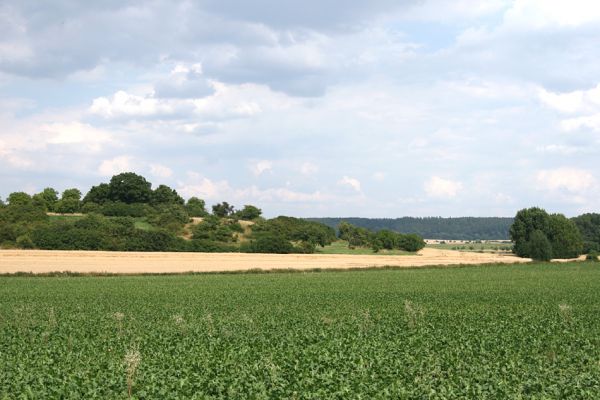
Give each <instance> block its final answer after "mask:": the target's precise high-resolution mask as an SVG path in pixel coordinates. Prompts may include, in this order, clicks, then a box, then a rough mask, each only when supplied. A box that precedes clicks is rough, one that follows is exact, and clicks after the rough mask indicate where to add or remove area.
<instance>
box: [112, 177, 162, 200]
mask: <svg viewBox="0 0 600 400" xmlns="http://www.w3.org/2000/svg"><path fill="white" fill-rule="evenodd" d="M108 186H109V196H110V199H111V200H112V201H120V202H123V203H126V204H132V203H149V202H150V199H151V197H152V189H151V187H152V184H151V183H150V182H148V181H147V180H146V178H144V177H143V176H141V175H138V174H135V173H133V172H123V173H121V174H119V175H115V176H113V177H112V178H111V179H110V183H109V184H108Z"/></svg>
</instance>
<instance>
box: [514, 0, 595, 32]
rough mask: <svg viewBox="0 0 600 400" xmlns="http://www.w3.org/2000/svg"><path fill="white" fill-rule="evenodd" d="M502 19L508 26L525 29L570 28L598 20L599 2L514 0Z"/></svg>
mask: <svg viewBox="0 0 600 400" xmlns="http://www.w3.org/2000/svg"><path fill="white" fill-rule="evenodd" d="M504 20H505V23H506V24H507V25H508V26H512V27H519V28H525V29H532V28H534V29H542V28H556V27H561V28H562V27H568V28H572V27H577V26H580V25H585V24H591V23H596V22H600V3H598V2H595V1H590V0H571V1H562V0H516V1H515V2H514V3H513V5H512V7H511V8H510V9H509V10H508V11H507V12H506V14H505V16H504Z"/></svg>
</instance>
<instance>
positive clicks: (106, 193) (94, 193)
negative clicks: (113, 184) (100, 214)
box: [83, 183, 110, 205]
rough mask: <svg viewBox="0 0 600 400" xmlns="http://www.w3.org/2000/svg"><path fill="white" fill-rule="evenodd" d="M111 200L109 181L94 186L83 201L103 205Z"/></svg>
mask: <svg viewBox="0 0 600 400" xmlns="http://www.w3.org/2000/svg"><path fill="white" fill-rule="evenodd" d="M109 200H110V186H109V185H108V184H107V183H101V184H99V185H98V186H92V188H91V189H90V191H89V192H88V193H87V194H86V195H85V197H84V198H83V203H84V204H87V203H95V204H99V205H102V204H104V203H105V202H107V201H109Z"/></svg>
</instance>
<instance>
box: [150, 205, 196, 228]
mask: <svg viewBox="0 0 600 400" xmlns="http://www.w3.org/2000/svg"><path fill="white" fill-rule="evenodd" d="M147 219H148V222H150V223H151V224H152V225H154V226H159V227H162V228H164V229H166V230H168V231H170V232H173V233H179V232H181V230H182V229H183V226H184V225H185V224H187V223H188V222H189V219H190V217H189V216H188V214H187V212H186V210H185V208H184V207H183V205H181V204H178V203H163V204H160V205H157V206H155V207H154V208H153V209H152V211H151V212H150V213H149V214H148V217H147Z"/></svg>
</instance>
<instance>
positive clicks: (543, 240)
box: [525, 229, 553, 261]
mask: <svg viewBox="0 0 600 400" xmlns="http://www.w3.org/2000/svg"><path fill="white" fill-rule="evenodd" d="M525 246H526V247H527V253H528V255H529V257H531V258H532V259H533V260H535V261H550V260H551V259H552V257H553V254H552V245H551V244H550V241H549V240H548V238H547V237H546V234H544V232H542V231H541V230H539V229H536V230H534V231H533V232H531V235H530V238H529V240H528V241H527V243H526V244H525Z"/></svg>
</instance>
